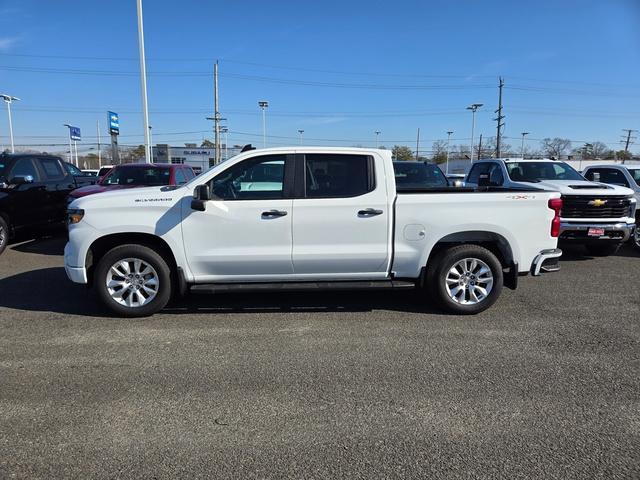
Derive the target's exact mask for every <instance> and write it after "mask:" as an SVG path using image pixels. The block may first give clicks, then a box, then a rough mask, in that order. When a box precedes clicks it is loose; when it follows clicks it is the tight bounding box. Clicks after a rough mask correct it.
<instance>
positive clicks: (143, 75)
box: [137, 0, 151, 163]
mask: <svg viewBox="0 0 640 480" xmlns="http://www.w3.org/2000/svg"><path fill="white" fill-rule="evenodd" d="M137 5H138V49H139V51H140V86H141V90H142V120H143V127H144V158H145V162H147V163H151V145H150V143H149V106H148V103H147V67H146V62H145V59H144V25H143V23H144V22H143V21H142V0H138V3H137Z"/></svg>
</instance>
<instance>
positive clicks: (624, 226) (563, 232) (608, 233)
mask: <svg viewBox="0 0 640 480" xmlns="http://www.w3.org/2000/svg"><path fill="white" fill-rule="evenodd" d="M590 228H602V229H604V235H603V236H601V237H589V236H588V231H589V229H590ZM634 228H635V224H633V223H624V222H618V223H571V222H562V223H560V237H559V240H568V241H575V242H602V241H612V242H626V241H627V240H629V238H630V237H631V235H632V234H633V229H634Z"/></svg>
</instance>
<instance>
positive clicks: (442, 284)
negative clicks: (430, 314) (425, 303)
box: [427, 245, 503, 315]
mask: <svg viewBox="0 0 640 480" xmlns="http://www.w3.org/2000/svg"><path fill="white" fill-rule="evenodd" d="M431 281H432V282H433V283H432V285H430V286H429V285H428V286H427V287H428V288H430V289H431V290H432V296H433V297H435V299H436V300H437V301H438V303H439V304H440V305H441V306H442V307H443V308H444V309H445V310H447V311H449V312H451V313H456V314H462V315H473V314H476V313H480V312H482V311H484V310H486V309H487V308H489V307H490V306H491V305H493V304H494V303H495V301H496V300H497V299H498V297H499V296H500V292H501V291H502V283H503V275H502V265H501V264H500V261H499V260H498V259H497V258H496V256H495V255H494V254H493V253H491V252H490V251H489V250H487V249H486V248H484V247H480V246H478V245H459V246H456V247H452V248H449V249H447V250H445V251H444V252H443V253H442V256H440V260H439V261H438V263H437V265H436V268H435V270H434V275H433V276H432V277H431Z"/></svg>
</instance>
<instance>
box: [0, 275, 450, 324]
mask: <svg viewBox="0 0 640 480" xmlns="http://www.w3.org/2000/svg"><path fill="white" fill-rule="evenodd" d="M0 292H1V294H0V307H4V308H11V309H14V310H26V311H37V312H53V313H62V314H69V315H81V316H87V317H103V318H104V317H112V315H111V314H110V313H109V312H108V311H107V310H106V309H105V308H104V307H102V305H101V304H100V303H99V302H98V299H97V298H96V295H95V294H94V293H93V292H92V291H91V290H90V289H88V288H86V287H85V286H82V285H75V284H73V283H71V282H70V281H69V280H68V279H67V276H66V274H65V271H64V268H62V267H51V268H44V269H39V270H30V271H28V272H23V273H19V274H16V275H13V276H10V277H5V278H2V279H0ZM372 310H393V311H401V312H407V313H424V314H443V313H442V312H441V311H439V310H437V309H436V308H435V307H434V306H432V305H430V304H429V303H428V302H427V301H426V300H423V299H422V298H421V296H420V295H418V294H417V293H416V292H409V291H402V292H392V291H359V292H313V293H285V292H278V293H259V294H251V295H248V294H239V293H228V294H219V295H189V296H188V297H187V298H185V299H181V300H175V301H173V302H171V303H170V304H169V305H167V307H166V308H165V309H164V310H163V311H162V312H161V313H160V314H169V315H181V314H188V315H194V314H212V313H269V312H367V311H372Z"/></svg>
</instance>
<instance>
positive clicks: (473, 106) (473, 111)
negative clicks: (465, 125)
mask: <svg viewBox="0 0 640 480" xmlns="http://www.w3.org/2000/svg"><path fill="white" fill-rule="evenodd" d="M482 105H483V104H482V103H472V104H471V105H469V106H468V107H467V110H471V163H473V134H474V130H475V128H476V110H478V109H479V108H480V107H481V106H482Z"/></svg>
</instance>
